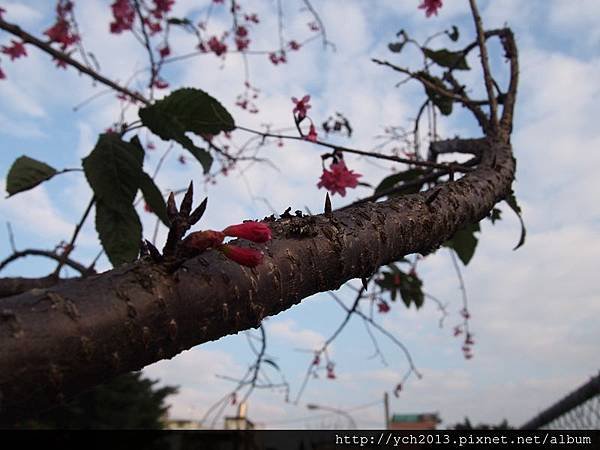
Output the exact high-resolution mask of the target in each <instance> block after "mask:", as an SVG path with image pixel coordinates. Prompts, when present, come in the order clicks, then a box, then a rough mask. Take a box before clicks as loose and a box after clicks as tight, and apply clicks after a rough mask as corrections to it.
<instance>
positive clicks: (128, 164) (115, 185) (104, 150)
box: [83, 133, 144, 245]
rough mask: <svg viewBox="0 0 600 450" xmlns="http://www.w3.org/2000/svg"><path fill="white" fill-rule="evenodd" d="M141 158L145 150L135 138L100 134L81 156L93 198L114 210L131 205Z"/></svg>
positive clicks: (123, 209)
mask: <svg viewBox="0 0 600 450" xmlns="http://www.w3.org/2000/svg"><path fill="white" fill-rule="evenodd" d="M143 160H144V150H143V149H142V148H141V146H138V145H137V144H136V143H135V141H133V142H132V143H129V142H126V141H123V140H122V139H121V137H120V136H119V135H118V134H116V133H106V134H101V135H100V137H99V139H98V142H97V144H96V146H95V147H94V150H92V152H91V153H90V154H89V155H88V156H87V157H85V158H84V159H83V170H84V172H85V176H86V178H87V180H88V183H89V184H90V186H91V187H92V189H93V191H94V195H95V196H96V199H97V200H99V201H101V202H103V203H104V205H106V206H107V207H110V208H112V209H114V210H121V211H124V212H125V211H127V210H128V209H130V208H132V207H133V206H132V204H133V199H134V198H135V194H136V193H137V191H138V188H139V186H140V179H141V177H142V163H143ZM135 244H136V245H138V244H139V242H136V243H135Z"/></svg>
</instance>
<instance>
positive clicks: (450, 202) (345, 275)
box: [0, 139, 515, 420]
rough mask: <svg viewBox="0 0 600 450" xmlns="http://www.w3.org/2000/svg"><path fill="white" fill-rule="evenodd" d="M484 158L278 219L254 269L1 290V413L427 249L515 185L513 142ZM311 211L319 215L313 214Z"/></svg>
mask: <svg viewBox="0 0 600 450" xmlns="http://www.w3.org/2000/svg"><path fill="white" fill-rule="evenodd" d="M481 154H482V157H481V159H482V162H481V164H480V165H479V167H478V168H476V169H475V170H474V171H472V172H469V173H467V174H466V175H465V176H464V177H462V178H461V179H459V180H457V181H455V182H448V183H443V184H440V185H438V186H437V187H436V189H437V190H439V193H438V194H437V196H436V199H435V201H433V202H431V203H430V204H427V203H426V199H427V196H428V195H429V194H428V193H427V192H425V193H419V194H412V195H406V196H400V197H394V198H391V199H389V200H387V201H384V202H380V203H365V204H361V205H356V206H353V207H351V208H348V209H346V210H342V211H335V212H333V213H332V214H331V216H330V217H326V216H324V215H318V216H313V217H314V223H313V224H312V225H310V226H311V227H312V231H313V234H314V236H311V237H304V236H306V235H305V234H302V235H296V234H295V233H296V231H294V230H297V229H298V223H297V222H298V221H303V220H306V218H296V217H294V218H287V219H282V220H278V221H276V222H272V223H271V227H272V230H273V236H274V239H273V241H271V243H269V244H266V245H265V247H266V248H265V253H266V256H265V260H264V262H263V264H262V265H260V266H258V267H257V268H255V269H247V268H244V267H242V266H239V265H237V264H235V263H233V262H231V261H229V260H226V259H225V258H224V257H223V256H222V255H221V254H220V253H218V252H215V251H208V252H206V253H204V254H202V255H201V256H199V257H196V258H193V259H190V260H187V261H186V262H185V263H184V264H183V265H182V266H181V267H180V269H179V270H178V271H177V272H175V273H172V274H170V273H167V271H165V270H164V268H163V267H162V266H160V265H157V264H155V263H153V262H151V261H150V260H148V259H143V260H139V261H137V262H135V263H132V264H128V265H125V266H123V267H120V268H117V269H113V270H111V271H108V272H105V273H103V274H100V275H92V276H89V277H86V278H84V279H80V280H76V281H67V282H64V283H61V284H60V285H57V286H55V287H52V288H50V289H46V290H42V291H39V290H38V291H30V292H27V293H24V294H21V295H18V296H13V297H8V298H5V299H4V300H2V317H1V318H0V319H1V320H0V342H2V346H1V347H0V393H1V394H2V404H1V408H2V409H1V410H0V418H2V419H3V420H14V419H15V418H17V417H18V416H24V415H27V414H31V413H32V412H34V411H39V410H41V409H43V408H45V407H50V406H52V405H55V404H56V403H58V402H61V401H62V400H63V399H65V398H68V397H71V396H73V395H75V394H77V393H79V392H81V391H82V390H84V389H87V388H89V387H91V386H93V385H95V384H98V383H101V382H103V381H105V380H107V379H109V378H111V377H114V376H116V375H118V374H121V373H124V372H127V371H131V370H138V369H141V368H142V367H144V366H146V365H148V364H150V363H153V362H155V361H158V360H161V359H164V358H171V357H173V356H175V355H176V354H178V353H180V352H181V351H183V350H185V349H188V348H191V347H193V346H195V345H198V344H201V343H203V342H207V341H211V340H215V339H218V338H220V337H222V336H225V335H228V334H232V333H237V332H238V331H241V330H245V329H248V328H251V327H257V326H258V325H260V323H261V320H262V319H263V318H264V317H266V316H271V315H275V314H278V313H279V312H281V311H283V310H285V309H288V308H290V307H291V306H293V305H294V304H296V303H298V302H300V301H301V300H302V299H303V298H305V297H308V296H310V295H312V294H314V293H317V292H323V291H327V290H332V289H337V288H338V287H339V286H340V285H341V284H342V283H344V282H346V281H348V280H350V279H353V278H357V277H361V278H362V277H368V276H370V275H371V274H372V273H373V272H374V271H375V270H376V269H377V268H378V267H379V266H381V265H383V264H387V263H390V262H393V261H396V260H398V259H399V258H401V257H402V256H404V255H406V254H410V253H416V252H419V253H423V254H426V253H429V252H431V251H433V250H435V249H436V248H437V247H438V246H439V245H441V243H442V242H444V241H445V240H446V239H448V238H449V237H451V236H452V235H453V234H454V232H455V231H456V230H457V229H459V228H461V227H462V226H464V225H465V224H468V223H473V222H476V221H478V220H480V219H482V218H483V217H485V216H486V215H487V214H488V213H489V211H490V210H491V209H492V207H493V206H494V205H495V204H496V203H497V202H498V201H500V200H501V199H503V198H504V197H505V196H506V194H507V193H508V192H509V190H510V188H511V183H512V180H513V177H514V169H515V164H514V159H513V157H512V152H511V147H510V144H509V143H508V141H498V140H491V139H485V140H482V141H481ZM311 219H312V218H311Z"/></svg>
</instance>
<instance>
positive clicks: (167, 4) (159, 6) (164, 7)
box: [152, 0, 175, 19]
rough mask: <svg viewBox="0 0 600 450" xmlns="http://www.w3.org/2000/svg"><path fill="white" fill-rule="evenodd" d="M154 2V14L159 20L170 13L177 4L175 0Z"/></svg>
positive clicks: (156, 0)
mask: <svg viewBox="0 0 600 450" xmlns="http://www.w3.org/2000/svg"><path fill="white" fill-rule="evenodd" d="M153 1H154V10H153V11H152V14H153V15H154V17H156V18H157V19H162V17H163V14H166V13H168V12H169V11H170V10H171V7H172V6H173V4H174V3H175V0H153Z"/></svg>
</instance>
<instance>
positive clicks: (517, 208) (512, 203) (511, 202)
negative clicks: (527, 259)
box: [505, 191, 527, 250]
mask: <svg viewBox="0 0 600 450" xmlns="http://www.w3.org/2000/svg"><path fill="white" fill-rule="evenodd" d="M505 201H506V203H508V206H510V208H511V209H512V210H513V211H514V212H515V214H516V215H517V217H518V218H519V222H520V223H521V237H520V238H519V242H518V243H517V246H516V247H515V248H513V250H516V249H518V248H519V247H520V246H522V245H523V244H524V243H525V235H526V234H527V230H526V229H525V223H524V222H523V218H522V217H521V207H520V206H519V204H518V203H517V198H516V197H515V193H514V192H513V191H510V194H509V195H508V197H506V199H505Z"/></svg>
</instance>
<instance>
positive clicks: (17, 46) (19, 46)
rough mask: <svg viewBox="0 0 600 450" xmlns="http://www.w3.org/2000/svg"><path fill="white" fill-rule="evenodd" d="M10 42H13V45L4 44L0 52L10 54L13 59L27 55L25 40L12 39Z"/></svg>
mask: <svg viewBox="0 0 600 450" xmlns="http://www.w3.org/2000/svg"><path fill="white" fill-rule="evenodd" d="M10 42H12V45H11V46H10V47H7V46H5V45H3V46H2V50H0V52H2V53H4V54H5V55H8V56H10V60H11V61H14V60H15V59H19V58H20V57H21V56H27V50H25V45H23V42H17V41H15V40H11V41H10Z"/></svg>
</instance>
